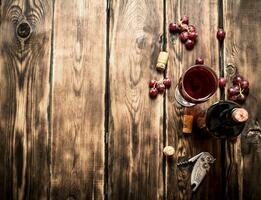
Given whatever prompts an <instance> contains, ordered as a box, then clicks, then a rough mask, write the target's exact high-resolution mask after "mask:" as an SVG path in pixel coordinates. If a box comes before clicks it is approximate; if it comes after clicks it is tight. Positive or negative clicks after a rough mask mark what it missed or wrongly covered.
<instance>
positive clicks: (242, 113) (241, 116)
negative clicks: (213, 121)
mask: <svg viewBox="0 0 261 200" xmlns="http://www.w3.org/2000/svg"><path fill="white" fill-rule="evenodd" d="M232 119H233V120H234V121H236V122H240V123H242V122H246V121H247V120H248V112H247V110H246V109H244V108H235V109H234V110H233V111H232Z"/></svg>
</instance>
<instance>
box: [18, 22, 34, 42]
mask: <svg viewBox="0 0 261 200" xmlns="http://www.w3.org/2000/svg"><path fill="white" fill-rule="evenodd" d="M31 30H32V28H31V26H30V24H29V23H28V22H26V21H23V22H21V23H19V24H18V25H17V28H16V33H17V35H18V36H19V37H20V38H22V39H24V40H25V39H28V38H29V37H30V35H31Z"/></svg>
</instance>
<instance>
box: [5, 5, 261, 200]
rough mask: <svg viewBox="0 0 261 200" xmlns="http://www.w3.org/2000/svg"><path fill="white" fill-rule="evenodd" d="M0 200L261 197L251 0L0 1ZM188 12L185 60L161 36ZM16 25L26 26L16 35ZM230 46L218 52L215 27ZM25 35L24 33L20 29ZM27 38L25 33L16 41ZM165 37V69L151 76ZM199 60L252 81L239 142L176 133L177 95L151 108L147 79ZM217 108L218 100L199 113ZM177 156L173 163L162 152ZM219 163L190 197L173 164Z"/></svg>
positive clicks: (259, 17) (260, 59)
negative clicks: (202, 156) (194, 39)
mask: <svg viewBox="0 0 261 200" xmlns="http://www.w3.org/2000/svg"><path fill="white" fill-rule="evenodd" d="M0 7H1V8H0V135H1V139H0V199H1V200H2V199H3V200H5V199H7V200H9V199H10V200H22V199H28V200H29V199H33V200H34V199H36V200H38V199H54V200H60V199H61V200H63V199H66V200H78V199H105V200H109V199H125V200H126V199H130V200H134V199H146V200H152V199H177V200H178V199H182V200H185V199H198V200H204V199H210V200H216V199H217V200H220V199H232V200H235V199H240V200H255V199H256V200H257V199H261V190H260V186H261V173H260V172H261V129H260V124H259V120H260V119H261V112H260V109H261V104H260V102H261V85H260V81H261V79H260V73H261V64H260V63H261V49H260V47H261V39H260V32H259V31H261V26H260V25H261V12H260V9H261V1H260V0H223V1H222V0H121V1H120V0H107V1H106V0H103V1H98V0H97V1H96V0H95V1H91V0H77V1H76V0H75V1H71V0H0ZM184 14H186V15H188V16H189V17H190V21H191V23H192V24H195V26H196V27H197V29H198V32H199V41H198V43H197V45H196V47H195V48H194V50H193V51H187V50H185V48H184V46H183V45H181V44H180V42H179V41H178V40H175V39H174V40H173V38H171V37H170V35H169V33H168V30H167V27H168V24H169V23H170V22H172V21H177V20H178V19H179V18H180V17H181V16H182V15H184ZM21 22H27V23H29V24H30V26H31V32H30V29H28V27H27V28H26V27H22V29H21V30H20V34H18V32H17V27H18V25H19V24H20V23H21ZM218 27H224V29H225V30H226V32H227V37H226V40H225V42H224V45H219V44H218V41H217V39H216V30H217V28H218ZM29 28H30V27H29ZM26 34H29V36H28V37H27V38H25V36H26ZM162 34H163V35H166V37H167V41H168V43H167V49H168V51H169V52H170V60H169V63H168V69H167V71H166V73H165V74H164V75H163V74H160V73H157V72H156V71H155V64H156V59H157V56H158V53H159V51H160V49H161V47H162V44H161V42H160V36H161V35H162ZM199 56H201V57H204V58H205V62H206V64H208V65H210V66H211V67H212V68H213V69H214V70H215V71H216V72H217V73H218V74H220V75H221V76H222V75H224V74H225V76H226V77H227V78H228V79H230V78H231V74H232V73H233V72H235V70H237V71H238V72H239V73H241V74H243V75H244V76H245V77H247V78H248V80H249V81H250V83H251V94H250V96H249V98H248V100H247V102H246V104H245V106H246V107H247V108H248V110H249V112H250V114H251V119H250V121H249V123H248V125H247V127H246V129H245V131H244V132H243V133H242V135H241V138H239V139H238V140H237V141H220V140H218V139H215V138H212V137H208V136H205V135H202V134H199V133H197V132H194V133H193V134H192V135H190V136H184V134H183V133H181V127H182V122H181V117H182V114H183V112H184V110H183V109H182V108H181V107H180V106H179V105H177V103H176V102H175V100H174V88H175V87H174V86H173V87H172V88H171V89H170V90H169V91H168V92H167V94H166V95H165V96H159V97H158V98H157V99H156V100H154V101H152V100H151V99H150V98H149V97H148V85H147V83H148V81H149V80H150V79H152V78H156V79H161V78H162V77H163V76H168V77H170V78H172V79H173V80H174V83H173V85H175V84H176V83H177V81H178V78H179V76H180V75H181V73H182V72H183V71H184V70H185V69H186V68H187V67H189V66H190V65H191V64H193V62H194V60H195V58H196V57H199ZM220 98H221V99H224V98H225V95H224V94H223V93H222V92H221V93H220V92H217V94H216V95H215V96H214V97H213V98H212V99H211V101H209V102H208V103H205V104H204V105H203V106H205V107H207V106H209V105H210V104H211V103H213V102H215V101H218V100H219V99H220ZM165 145H173V146H174V147H175V157H174V159H173V160H166V159H165V158H164V156H163V155H162V149H163V147H164V146H165ZM201 151H209V152H211V153H212V154H213V155H214V157H216V158H217V160H216V162H215V164H214V165H213V167H211V170H210V173H209V174H208V176H207V177H206V179H205V180H204V182H203V183H202V185H201V186H200V187H199V189H198V191H197V192H196V193H193V194H192V193H191V189H190V173H191V168H189V167H187V168H177V167H176V163H177V161H178V160H181V159H185V158H189V157H191V156H193V155H195V154H197V153H199V152H201Z"/></svg>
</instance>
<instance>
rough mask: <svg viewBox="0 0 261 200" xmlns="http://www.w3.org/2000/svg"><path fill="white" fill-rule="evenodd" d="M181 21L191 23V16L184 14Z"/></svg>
mask: <svg viewBox="0 0 261 200" xmlns="http://www.w3.org/2000/svg"><path fill="white" fill-rule="evenodd" d="M181 21H182V23H183V24H188V23H189V17H188V16H186V15H184V16H183V17H182V18H181Z"/></svg>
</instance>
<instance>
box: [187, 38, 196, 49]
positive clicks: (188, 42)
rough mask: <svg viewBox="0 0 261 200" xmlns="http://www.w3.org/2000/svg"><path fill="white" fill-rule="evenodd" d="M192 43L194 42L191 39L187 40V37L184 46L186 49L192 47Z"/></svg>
mask: <svg viewBox="0 0 261 200" xmlns="http://www.w3.org/2000/svg"><path fill="white" fill-rule="evenodd" d="M194 45H195V42H194V41H192V40H189V39H188V40H187V41H186V43H185V46H186V48H187V50H191V49H193V47H194Z"/></svg>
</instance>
